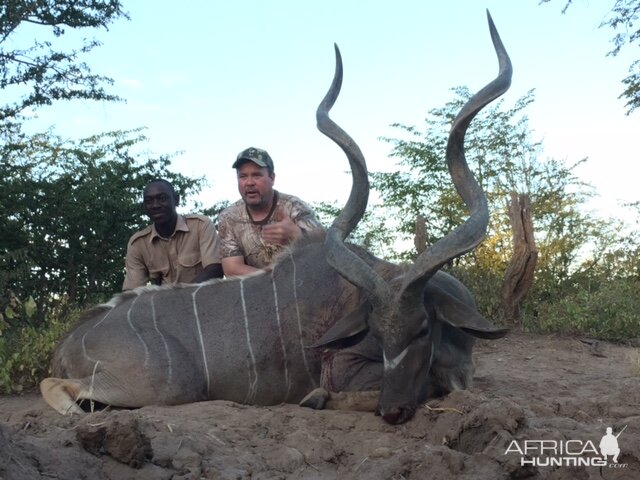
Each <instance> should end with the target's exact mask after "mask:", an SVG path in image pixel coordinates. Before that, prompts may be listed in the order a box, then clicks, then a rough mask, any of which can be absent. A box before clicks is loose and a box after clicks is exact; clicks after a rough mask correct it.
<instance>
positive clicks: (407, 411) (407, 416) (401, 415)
mask: <svg viewBox="0 0 640 480" xmlns="http://www.w3.org/2000/svg"><path fill="white" fill-rule="evenodd" d="M415 413H416V407H411V406H407V407H394V408H391V409H389V410H388V411H385V410H384V409H380V415H381V416H382V418H383V419H384V421H385V422H387V423H389V424H391V425H400V424H401V423H405V422H408V421H409V420H411V419H412V418H413V416H414V415H415Z"/></svg>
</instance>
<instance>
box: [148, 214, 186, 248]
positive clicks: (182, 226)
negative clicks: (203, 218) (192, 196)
mask: <svg viewBox="0 0 640 480" xmlns="http://www.w3.org/2000/svg"><path fill="white" fill-rule="evenodd" d="M188 231H189V226H188V225H187V221H186V220H185V219H184V217H183V216H182V215H178V220H176V229H175V230H174V231H173V233H172V234H171V237H173V236H174V235H175V234H176V232H188ZM171 237H169V238H171ZM156 238H160V239H161V238H163V237H162V236H161V235H160V234H159V233H158V231H157V230H156V226H155V224H151V237H150V238H149V242H150V243H151V242H153V240H154V239H156Z"/></svg>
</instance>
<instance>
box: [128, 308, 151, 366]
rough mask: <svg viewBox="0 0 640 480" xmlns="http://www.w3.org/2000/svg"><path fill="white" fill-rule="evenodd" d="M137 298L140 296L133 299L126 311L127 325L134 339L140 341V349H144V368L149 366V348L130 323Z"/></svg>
mask: <svg viewBox="0 0 640 480" xmlns="http://www.w3.org/2000/svg"><path fill="white" fill-rule="evenodd" d="M139 298H140V296H139V295H138V296H137V297H136V298H134V299H133V301H132V302H131V305H129V310H127V323H128V324H129V326H130V327H131V330H133V332H134V333H135V334H136V337H138V340H140V343H142V347H143V348H144V366H145V367H146V366H147V365H149V347H148V346H147V342H145V341H144V338H142V335H140V333H139V332H138V330H136V327H135V326H134V325H133V322H132V321H131V312H132V311H133V307H134V306H135V304H136V302H137V301H138V299H139Z"/></svg>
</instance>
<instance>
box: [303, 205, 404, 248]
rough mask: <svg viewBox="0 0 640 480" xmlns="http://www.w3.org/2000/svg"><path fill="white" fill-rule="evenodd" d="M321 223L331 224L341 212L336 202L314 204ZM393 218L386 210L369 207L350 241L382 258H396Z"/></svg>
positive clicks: (350, 236)
mask: <svg viewBox="0 0 640 480" xmlns="http://www.w3.org/2000/svg"><path fill="white" fill-rule="evenodd" d="M313 209H314V211H315V212H316V214H317V215H318V219H319V220H320V223H322V224H323V225H325V226H329V225H331V224H332V223H333V221H334V220H335V218H336V217H337V216H338V215H339V214H340V210H341V207H340V206H338V205H337V204H336V203H335V202H333V203H330V202H318V203H315V204H314V205H313ZM392 222H393V219H392V218H390V217H389V216H388V215H386V212H385V211H381V210H372V209H368V210H367V212H365V214H364V216H363V217H362V220H360V223H358V225H357V226H356V228H355V229H354V230H353V232H351V234H350V235H349V239H348V241H349V242H351V243H354V244H356V245H360V246H361V247H364V248H366V249H367V250H369V251H370V252H371V253H373V254H374V255H377V256H379V257H381V258H386V259H392V258H395V250H394V247H395V245H394V242H395V241H396V240H397V234H396V232H395V231H394V229H393V225H392Z"/></svg>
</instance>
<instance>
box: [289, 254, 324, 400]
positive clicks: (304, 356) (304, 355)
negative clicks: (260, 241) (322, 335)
mask: <svg viewBox="0 0 640 480" xmlns="http://www.w3.org/2000/svg"><path fill="white" fill-rule="evenodd" d="M289 258H291V263H292V265H293V274H292V275H291V276H292V277H293V299H294V301H295V304H296V318H297V319H298V338H299V339H300V352H301V353H302V361H303V362H304V368H305V369H306V370H307V375H308V376H309V379H310V380H311V384H312V385H313V388H316V387H317V386H318V384H317V382H316V379H315V378H313V375H311V370H310V369H309V362H308V361H307V353H306V347H305V345H304V342H303V341H302V320H301V319H300V305H298V285H297V283H298V280H297V277H296V261H295V258H294V257H293V254H292V253H291V251H289Z"/></svg>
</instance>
